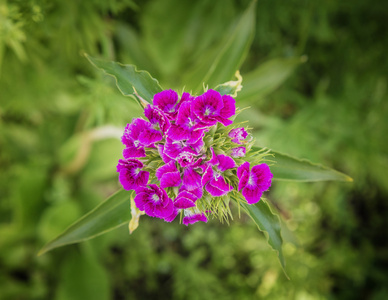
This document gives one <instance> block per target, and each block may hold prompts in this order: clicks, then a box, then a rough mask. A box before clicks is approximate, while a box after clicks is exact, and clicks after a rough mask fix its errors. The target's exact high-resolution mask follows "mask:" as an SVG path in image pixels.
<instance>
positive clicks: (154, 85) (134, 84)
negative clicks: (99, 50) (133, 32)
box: [86, 55, 162, 104]
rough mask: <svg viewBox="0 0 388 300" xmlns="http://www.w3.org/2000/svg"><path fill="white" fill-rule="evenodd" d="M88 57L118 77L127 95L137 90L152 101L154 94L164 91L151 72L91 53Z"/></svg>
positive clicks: (93, 62) (97, 65)
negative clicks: (93, 55)
mask: <svg viewBox="0 0 388 300" xmlns="http://www.w3.org/2000/svg"><path fill="white" fill-rule="evenodd" d="M86 58H87V59H88V60H89V61H90V62H91V63H92V64H93V65H94V66H95V67H97V68H99V69H102V70H103V71H104V72H105V73H107V74H108V75H111V76H113V77H114V78H115V79H116V85H117V87H118V88H119V90H120V91H121V93H123V95H125V96H134V94H135V91H136V93H137V94H138V95H139V96H140V97H141V98H143V99H144V100H146V101H148V102H150V103H152V99H153V97H154V95H155V94H156V93H159V92H161V91H162V88H161V87H160V85H159V82H158V81H157V80H156V79H155V78H153V77H152V76H151V75H150V73H148V72H147V71H138V70H137V69H136V66H134V65H123V64H121V63H118V62H114V61H105V60H102V59H99V58H95V57H91V56H89V55H86ZM135 98H136V97H135ZM139 104H140V103H139Z"/></svg>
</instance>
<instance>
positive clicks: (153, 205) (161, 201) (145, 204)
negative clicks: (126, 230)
mask: <svg viewBox="0 0 388 300" xmlns="http://www.w3.org/2000/svg"><path fill="white" fill-rule="evenodd" d="M134 201H135V204H136V207H137V208H138V209H139V210H140V211H144V212H145V213H146V214H147V215H149V216H150V217H157V218H160V219H170V218H171V215H173V214H174V212H175V208H174V204H173V203H172V200H171V199H170V198H169V197H168V196H167V193H166V191H165V190H163V189H161V188H160V187H158V186H157V185H156V184H150V185H148V186H144V187H140V188H138V189H137V190H136V196H135V199H134Z"/></svg>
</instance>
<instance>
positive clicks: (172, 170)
mask: <svg viewBox="0 0 388 300" xmlns="http://www.w3.org/2000/svg"><path fill="white" fill-rule="evenodd" d="M155 175H156V177H157V178H158V179H159V181H160V187H161V188H167V187H173V186H179V185H180V184H181V182H182V179H181V174H180V173H179V171H178V169H177V167H176V165H175V161H170V162H169V163H168V164H165V165H164V166H161V167H159V168H158V169H157V170H156V173H155Z"/></svg>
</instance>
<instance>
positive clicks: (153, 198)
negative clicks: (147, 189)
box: [151, 194, 160, 202]
mask: <svg viewBox="0 0 388 300" xmlns="http://www.w3.org/2000/svg"><path fill="white" fill-rule="evenodd" d="M151 198H152V200H154V202H158V201H159V200H160V198H159V196H158V195H156V194H153V195H152V197H151Z"/></svg>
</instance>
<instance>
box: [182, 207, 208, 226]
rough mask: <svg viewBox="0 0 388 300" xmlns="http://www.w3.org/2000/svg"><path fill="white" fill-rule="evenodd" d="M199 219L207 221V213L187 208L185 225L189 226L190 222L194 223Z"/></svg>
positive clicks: (183, 221) (184, 219)
mask: <svg viewBox="0 0 388 300" xmlns="http://www.w3.org/2000/svg"><path fill="white" fill-rule="evenodd" d="M198 221H201V222H205V223H207V217H206V215H205V213H203V212H199V211H196V212H192V211H190V210H188V209H185V217H184V218H183V220H182V223H183V224H184V225H186V226H187V225H189V224H194V223H196V222H198Z"/></svg>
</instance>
